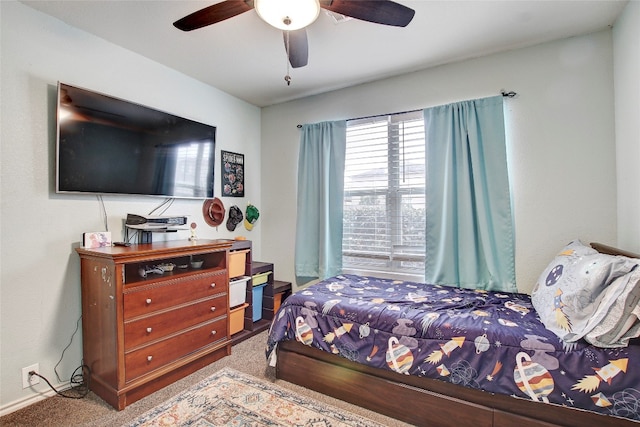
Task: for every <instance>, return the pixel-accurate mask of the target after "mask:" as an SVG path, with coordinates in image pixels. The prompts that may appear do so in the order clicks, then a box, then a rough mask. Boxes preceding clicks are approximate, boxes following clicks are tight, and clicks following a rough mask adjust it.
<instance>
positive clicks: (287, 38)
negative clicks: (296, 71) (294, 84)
mask: <svg viewBox="0 0 640 427" xmlns="http://www.w3.org/2000/svg"><path fill="white" fill-rule="evenodd" d="M285 34H286V40H287V75H286V76H284V81H285V82H287V86H291V76H290V75H289V52H290V50H289V31H286V32H285Z"/></svg>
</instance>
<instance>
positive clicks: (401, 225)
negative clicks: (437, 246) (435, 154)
mask: <svg viewBox="0 0 640 427" xmlns="http://www.w3.org/2000/svg"><path fill="white" fill-rule="evenodd" d="M425 180H426V175H425V141H424V122H423V116H422V111H415V112H410V113H402V114H395V115H389V116H378V117H375V118H368V119H361V120H352V121H349V122H348V124H347V148H346V163H345V183H344V221H343V241H342V262H343V270H344V271H345V272H348V271H351V272H358V273H363V274H366V273H381V272H392V273H397V274H402V275H410V276H413V277H412V278H415V279H420V280H422V279H423V278H424V259H425V223H426V222H425Z"/></svg>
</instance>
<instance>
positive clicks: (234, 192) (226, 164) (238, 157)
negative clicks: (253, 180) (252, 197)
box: [221, 150, 244, 197]
mask: <svg viewBox="0 0 640 427" xmlns="http://www.w3.org/2000/svg"><path fill="white" fill-rule="evenodd" d="M221 155H222V156H221V157H222V195H223V196H225V197H244V154H238V153H232V152H230V151H222V150H221Z"/></svg>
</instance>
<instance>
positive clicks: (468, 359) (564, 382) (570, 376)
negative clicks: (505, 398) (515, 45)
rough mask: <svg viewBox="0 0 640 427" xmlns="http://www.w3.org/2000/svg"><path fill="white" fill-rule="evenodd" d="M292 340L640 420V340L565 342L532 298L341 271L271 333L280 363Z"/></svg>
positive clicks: (303, 294)
mask: <svg viewBox="0 0 640 427" xmlns="http://www.w3.org/2000/svg"><path fill="white" fill-rule="evenodd" d="M284 340H297V341H300V342H301V343H303V344H306V345H309V346H313V347H315V348H318V349H321V350H323V351H327V352H331V353H334V354H337V355H339V356H341V357H344V358H347V359H349V360H352V361H356V362H358V363H362V364H366V365H370V366H373V367H377V368H383V369H388V370H392V371H396V372H399V373H401V374H407V375H417V376H422V377H431V378H436V379H440V380H442V381H448V382H451V383H454V384H458V385H461V386H465V387H472V388H475V389H479V390H484V391H487V392H491V393H500V394H506V395H511V396H513V397H515V398H523V399H531V400H534V401H539V402H549V403H555V404H559V405H565V406H569V407H576V408H582V409H586V410H589V411H594V412H599V413H603V414H607V415H613V416H619V417H624V418H629V419H633V420H640V341H639V340H638V339H631V340H629V344H628V345H627V346H623V347H614V348H600V347H596V346H593V345H590V344H588V343H587V342H586V341H584V340H576V341H575V342H567V341H563V340H562V339H560V338H559V337H558V336H557V335H556V334H555V333H554V332H552V331H551V330H549V329H547V328H545V326H544V324H543V323H542V322H541V320H540V317H539V315H538V313H537V312H536V310H535V309H534V307H533V305H532V303H531V298H530V296H528V295H526V294H517V293H503V292H487V291H477V290H468V289H459V288H452V287H445V286H437V285H426V284H422V283H414V282H406V281H394V280H389V279H380V278H375V277H364V276H355V275H340V276H336V277H333V278H330V279H327V280H324V281H322V282H319V283H317V284H315V285H313V286H310V287H308V288H307V289H305V290H302V291H299V292H297V293H295V294H293V295H292V296H290V297H289V298H287V300H286V301H285V302H284V303H283V304H282V306H281V307H280V309H279V311H278V312H277V313H276V315H275V317H274V319H273V323H272V325H271V329H270V332H269V339H268V344H267V357H268V358H270V360H271V363H272V364H275V357H276V351H275V350H276V347H277V343H278V342H280V341H284Z"/></svg>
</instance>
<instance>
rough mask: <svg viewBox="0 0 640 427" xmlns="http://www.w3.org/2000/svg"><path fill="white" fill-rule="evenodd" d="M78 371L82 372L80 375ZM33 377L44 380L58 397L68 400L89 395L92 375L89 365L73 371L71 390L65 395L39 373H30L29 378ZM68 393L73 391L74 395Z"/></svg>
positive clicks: (70, 381) (70, 382)
mask: <svg viewBox="0 0 640 427" xmlns="http://www.w3.org/2000/svg"><path fill="white" fill-rule="evenodd" d="M78 370H81V372H80V373H78ZM85 371H86V373H85ZM32 375H34V376H36V377H39V378H42V379H43V380H44V381H45V382H46V383H47V384H49V387H51V389H52V390H53V391H55V392H56V394H57V395H58V396H62V397H66V398H67V399H82V398H84V397H85V396H86V395H87V394H88V393H89V378H91V373H90V370H89V367H88V366H87V365H82V366H79V367H78V368H76V370H75V371H73V375H71V379H70V380H69V384H71V388H69V390H65V393H63V392H61V391H59V390H57V389H56V388H55V387H54V386H53V385H52V384H51V383H50V382H49V380H48V379H47V378H45V377H44V376H42V375H40V374H39V373H37V372H29V376H32ZM85 378H86V380H85ZM68 391H71V392H72V394H68V393H66V392H68Z"/></svg>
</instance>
